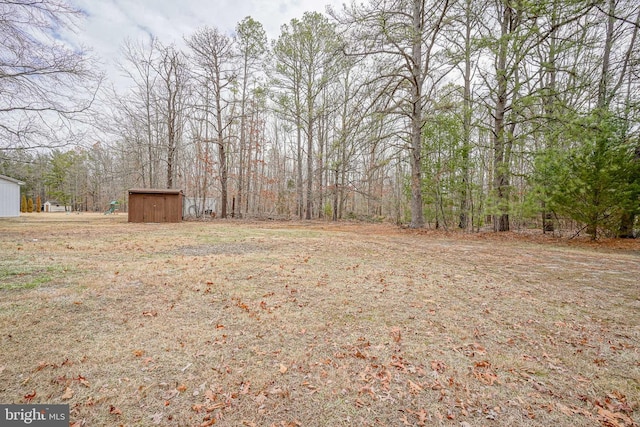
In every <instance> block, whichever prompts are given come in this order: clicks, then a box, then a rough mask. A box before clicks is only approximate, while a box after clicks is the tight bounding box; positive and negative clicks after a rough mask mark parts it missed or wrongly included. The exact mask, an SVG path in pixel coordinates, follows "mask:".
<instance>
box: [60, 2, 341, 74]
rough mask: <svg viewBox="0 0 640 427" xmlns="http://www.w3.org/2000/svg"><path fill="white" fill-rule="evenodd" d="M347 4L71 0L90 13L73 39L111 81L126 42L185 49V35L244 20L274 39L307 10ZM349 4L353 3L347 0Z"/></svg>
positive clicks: (228, 29) (230, 27)
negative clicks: (151, 40)
mask: <svg viewBox="0 0 640 427" xmlns="http://www.w3.org/2000/svg"><path fill="white" fill-rule="evenodd" d="M345 1H346V0H70V2H71V3H72V4H73V5H75V6H76V7H77V8H79V9H81V10H83V11H84V12H85V13H86V14H87V18H86V19H85V20H83V21H82V22H81V23H80V29H79V31H78V33H77V34H76V35H75V36H74V37H75V38H77V39H78V40H79V41H80V43H82V44H83V45H85V46H87V47H90V48H92V49H93V51H94V53H95V54H96V55H97V56H98V57H100V58H101V59H102V61H103V62H104V64H105V67H106V69H107V71H108V73H109V77H111V78H112V79H113V78H114V77H116V76H114V73H116V71H115V70H116V64H117V61H118V60H119V57H120V51H121V46H122V42H123V41H124V40H125V39H126V38H130V39H132V40H141V39H144V40H148V39H149V37H150V36H151V35H153V36H156V37H157V38H158V39H159V40H160V41H161V42H163V43H165V44H170V43H173V42H175V43H176V44H177V45H179V46H182V40H183V37H184V36H189V35H191V34H192V33H193V32H194V31H195V30H196V29H198V28H200V27H203V26H205V25H208V26H210V27H217V28H218V29H219V30H221V31H223V32H226V33H231V32H232V31H233V29H234V28H235V26H236V24H237V23H238V22H240V21H241V20H242V19H243V18H244V17H246V16H251V17H252V18H253V19H255V20H256V21H259V22H260V23H262V25H263V26H264V29H265V31H266V32H267V36H268V37H269V39H270V40H272V39H274V38H277V37H278V34H279V33H280V26H281V25H282V24H285V23H288V22H289V21H290V20H291V19H292V18H301V17H302V15H303V13H304V12H307V11H317V12H323V13H324V12H325V10H326V5H327V4H331V5H333V6H334V7H336V8H337V9H339V8H340V7H341V5H342V3H344V2H345ZM347 2H348V1H347Z"/></svg>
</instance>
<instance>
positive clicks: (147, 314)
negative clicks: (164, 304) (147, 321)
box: [142, 310, 158, 317]
mask: <svg viewBox="0 0 640 427" xmlns="http://www.w3.org/2000/svg"><path fill="white" fill-rule="evenodd" d="M142 315H143V316H145V317H156V316H157V315H158V312H157V311H155V310H150V311H143V312H142Z"/></svg>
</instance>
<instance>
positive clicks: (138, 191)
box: [129, 188, 182, 194]
mask: <svg viewBox="0 0 640 427" xmlns="http://www.w3.org/2000/svg"><path fill="white" fill-rule="evenodd" d="M129 194H182V190H173V189H166V188H165V189H163V188H131V189H129Z"/></svg>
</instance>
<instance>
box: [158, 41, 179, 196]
mask: <svg viewBox="0 0 640 427" xmlns="http://www.w3.org/2000/svg"><path fill="white" fill-rule="evenodd" d="M157 51H158V60H157V64H155V68H156V72H157V75H158V78H159V79H160V81H161V87H160V88H159V89H160V90H159V97H160V98H161V99H160V102H159V103H160V104H161V105H160V109H161V111H162V116H163V117H164V126H163V127H164V132H163V133H164V134H165V135H163V136H164V139H165V140H166V145H165V148H166V166H167V169H166V187H167V188H173V187H174V177H175V174H176V172H175V168H176V160H177V159H176V152H177V149H178V144H179V142H180V139H181V135H182V130H183V129H182V128H183V124H182V123H183V114H184V103H185V99H184V98H185V95H186V94H185V91H186V84H187V75H186V64H185V59H184V56H183V54H182V53H181V52H180V51H178V50H177V49H176V48H175V46H162V45H159V46H158V47H157ZM162 104H163V105H162Z"/></svg>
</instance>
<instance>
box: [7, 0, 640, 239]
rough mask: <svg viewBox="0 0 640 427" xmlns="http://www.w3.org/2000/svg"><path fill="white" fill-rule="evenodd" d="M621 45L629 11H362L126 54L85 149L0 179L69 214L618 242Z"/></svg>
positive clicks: (621, 222) (624, 166) (579, 5)
mask: <svg viewBox="0 0 640 427" xmlns="http://www.w3.org/2000/svg"><path fill="white" fill-rule="evenodd" d="M639 30H640V5H638V4H637V2H635V1H633V0H589V1H586V0H562V1H561V0H541V1H536V2H530V1H526V0H492V1H486V0H485V1H483V0H430V1H426V0H396V1H390V2H379V1H374V0H371V1H369V2H366V3H362V4H360V3H359V4H356V3H353V4H352V5H351V6H348V7H345V8H343V9H341V10H329V11H328V14H327V15H323V14H319V13H305V14H304V15H303V16H302V17H301V18H299V19H294V20H292V21H291V22H289V23H287V24H286V25H283V26H282V28H281V32H280V34H279V35H278V37H277V38H276V39H275V40H267V37H266V34H265V31H264V29H263V27H262V25H261V24H260V23H259V22H257V21H255V20H254V19H252V18H251V17H247V18H245V19H244V20H242V21H241V22H240V23H238V25H237V26H236V28H235V31H233V32H232V33H225V32H223V31H221V30H220V29H218V28H211V27H205V28H201V29H199V30H197V31H196V32H194V33H193V34H188V35H185V38H184V43H183V44H181V45H180V46H177V45H174V44H166V43H164V42H163V41H162V40H158V39H153V40H146V41H129V42H127V43H126V44H125V45H124V46H123V52H124V60H123V62H122V64H121V68H122V71H123V73H125V74H126V76H127V78H128V82H129V83H130V85H129V87H128V88H126V89H119V90H117V91H114V92H112V93H110V94H109V96H108V97H107V99H108V103H107V105H108V106H109V108H110V109H109V111H108V113H107V111H106V110H104V109H102V114H103V115H102V116H101V117H100V120H99V124H100V125H101V131H102V135H103V137H101V139H100V142H97V141H96V140H95V139H93V140H91V139H90V138H88V137H87V138H86V139H85V144H84V148H82V149H74V150H72V151H65V150H64V149H63V150H59V151H52V152H50V153H47V154H42V153H39V154H37V155H36V154H34V153H33V152H32V151H29V150H17V149H12V150H5V151H3V153H4V155H5V159H4V163H3V164H2V166H1V168H2V169H0V171H4V172H1V173H4V174H9V175H13V176H16V177H17V178H19V179H22V180H25V181H26V182H28V183H29V185H30V186H29V187H27V191H45V189H46V191H58V192H59V193H58V197H59V198H63V197H65V195H68V196H69V201H70V202H72V203H74V204H76V205H77V206H81V207H82V208H83V209H88V210H102V209H104V207H105V206H106V205H107V204H108V203H109V201H110V200H117V199H122V198H123V197H124V194H125V191H126V189H127V188H131V187H165V188H180V189H182V190H184V191H185V193H186V194H187V195H188V196H189V197H190V200H192V202H191V203H193V204H194V208H193V210H192V211H193V212H195V213H196V215H198V216H200V215H203V214H204V212H205V210H207V209H209V207H208V206H209V205H208V204H207V200H210V199H211V198H215V199H216V211H217V215H218V217H222V218H225V217H229V216H234V217H245V216H252V217H254V216H260V217H275V218H301V219H304V218H306V219H311V218H327V219H334V220H337V219H346V218H359V219H368V220H391V221H395V222H397V223H403V224H408V225H409V226H410V227H416V228H419V227H423V226H425V225H427V226H431V227H442V228H447V229H453V228H462V229H465V230H478V229H480V228H483V227H490V228H492V229H494V230H496V231H506V230H509V229H512V228H521V227H543V228H544V229H546V230H547V231H551V230H554V229H555V230H558V229H561V230H566V231H568V232H579V231H584V232H585V233H589V234H590V235H591V236H593V237H594V238H595V237H596V236H598V235H599V234H601V233H605V234H607V235H611V236H623V237H630V236H632V235H633V233H634V229H635V230H636V231H637V229H638V222H637V221H638V219H637V218H638V216H639V215H638V214H639V210H640V139H639V133H638V132H639V130H640V129H639V124H640V123H639V121H638V118H639V115H638V113H639V111H638V107H639V104H638V101H639V99H640V98H639V92H638V90H639V89H640V87H639V84H638V83H639V81H640V80H639V75H640V47H639V44H638V40H637V39H638V31H639ZM0 80H1V79H0ZM23 147H24V145H23ZM16 161H19V162H22V163H16ZM60 164H63V165H64V166H60ZM24 165H29V167H24ZM56 165H58V166H57V168H58V169H56ZM54 170H55V171H54ZM21 171H22V173H21Z"/></svg>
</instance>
